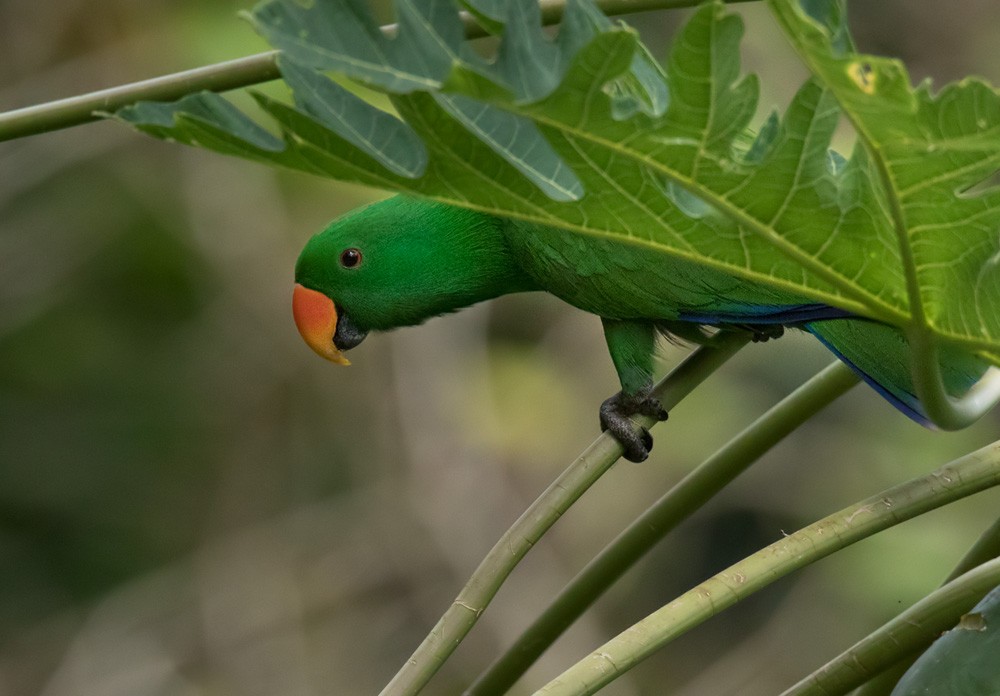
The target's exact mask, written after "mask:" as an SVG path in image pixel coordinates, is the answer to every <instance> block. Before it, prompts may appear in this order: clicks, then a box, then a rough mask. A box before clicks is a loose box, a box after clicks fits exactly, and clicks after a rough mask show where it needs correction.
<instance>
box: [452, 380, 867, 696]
mask: <svg viewBox="0 0 1000 696" xmlns="http://www.w3.org/2000/svg"><path fill="white" fill-rule="evenodd" d="M857 383H858V377H857V376H856V375H855V374H854V372H853V371H852V370H851V369H850V368H849V367H847V366H846V365H844V363H842V362H840V361H839V360H838V361H836V362H835V363H833V364H831V365H829V366H828V367H826V368H825V369H824V370H823V371H822V372H820V373H819V374H817V375H816V376H815V377H813V378H812V379H810V380H809V381H808V382H806V383H805V384H803V385H802V386H801V387H799V388H798V389H796V390H795V391H794V392H793V393H791V394H789V395H788V396H787V397H785V398H784V399H783V400H782V401H781V402H780V403H778V404H777V405H775V406H774V407H773V408H771V409H770V410H769V411H768V412H767V413H765V414H764V415H763V416H761V417H760V418H758V419H757V420H756V421H755V422H754V423H753V424H751V425H750V426H749V427H748V428H746V430H744V431H743V432H742V433H740V434H739V435H737V436H736V437H735V438H733V439H732V440H730V441H729V443H727V444H726V445H724V446H723V447H722V448H721V449H720V450H718V451H717V452H716V453H715V454H713V455H712V456H711V457H709V458H708V459H706V460H705V462H704V463H702V464H701V465H700V466H698V468H696V469H694V470H693V471H692V472H691V473H689V474H688V475H687V476H685V477H684V479H682V480H681V481H680V482H678V483H677V485H675V486H674V487H673V488H672V489H671V490H670V491H668V492H667V493H666V494H665V495H664V496H663V497H662V498H660V499H659V500H658V501H657V502H656V503H655V504H653V506H652V507H650V508H649V509H648V510H647V511H646V512H645V513H643V514H642V515H641V516H640V517H639V518H638V519H637V520H636V521H635V522H633V523H632V524H631V525H629V527H628V529H626V530H625V531H624V532H622V533H621V534H620V535H619V536H618V537H617V538H616V539H615V540H614V541H612V542H611V543H610V544H609V545H608V546H607V547H605V548H604V550H603V551H601V553H600V554H599V555H598V556H597V557H595V558H594V559H593V560H592V561H591V562H590V563H589V564H588V565H587V567H586V568H584V569H583V570H582V571H581V572H580V573H579V575H577V576H576V577H575V578H574V579H573V580H572V581H571V582H570V583H569V584H568V585H567V586H566V587H565V588H564V589H563V591H562V592H560V593H559V596H558V597H556V599H555V600H554V601H553V602H552V604H550V605H549V607H548V608H547V609H546V610H545V612H544V613H542V614H541V615H540V616H539V617H538V618H537V619H535V621H534V622H533V623H532V624H531V626H530V627H529V628H528V629H527V630H526V631H525V632H524V633H523V634H521V636H520V637H519V638H518V639H517V641H516V642H515V643H514V644H513V645H512V646H511V647H510V648H509V649H508V650H507V651H506V652H505V653H504V654H503V655H502V656H501V657H500V658H499V659H498V660H497V661H496V662H494V663H493V664H492V665H491V666H490V668H489V669H488V670H487V671H486V672H484V673H483V674H482V675H481V676H480V677H479V679H477V680H476V682H475V683H474V684H473V685H472V686H471V687H470V688H469V689H468V690H467V691H466V694H467V696H489V695H491V694H501V693H505V692H506V691H507V690H508V689H509V688H510V687H511V686H512V685H513V684H514V682H516V681H517V680H518V679H519V678H520V677H521V676H522V675H523V674H524V673H525V672H526V671H527V670H528V668H529V667H531V665H532V664H534V662H535V660H537V659H538V657H539V656H540V655H541V654H542V653H543V652H544V651H545V650H546V649H547V648H548V647H549V646H550V645H551V644H552V643H553V642H555V640H556V638H558V637H559V636H560V635H562V633H563V632H564V631H565V630H566V629H567V628H569V626H570V625H572V623H573V622H574V621H576V619H577V618H579V617H580V615H581V614H582V613H583V612H584V611H585V610H586V609H587V607H589V606H590V605H591V604H593V603H594V601H596V600H597V598H598V597H600V596H601V594H603V593H604V591H605V590H607V589H608V587H610V586H611V585H612V583H614V582H615V581H616V580H618V578H620V577H621V576H622V575H624V574H625V572H626V571H627V570H628V569H629V568H630V567H631V566H632V565H633V564H634V563H635V562H636V561H638V560H639V559H640V558H641V557H642V556H643V555H645V554H646V552H648V551H649V550H650V549H651V548H652V547H653V546H654V545H655V544H656V543H658V542H659V541H660V540H661V539H663V537H665V536H666V535H667V534H668V533H669V532H670V531H671V530H673V529H674V528H675V527H676V526H677V525H678V524H680V523H681V522H682V521H684V519H686V518H687V517H689V516H690V515H691V514H693V513H694V512H695V511H696V510H698V509H699V508H700V507H701V506H702V505H704V504H705V503H706V502H708V501H709V500H710V499H711V498H712V497H713V496H714V495H715V494H716V493H718V492H719V491H720V490H722V488H724V487H725V486H726V485H728V484H729V483H730V482H731V481H732V480H733V479H735V478H736V477H737V476H739V475H740V474H741V473H743V472H744V471H745V470H746V469H747V467H749V466H750V465H751V464H752V463H753V462H755V461H756V460H757V459H759V458H760V457H761V456H762V455H763V454H764V453H765V452H767V451H768V450H770V449H771V448H772V447H774V445H776V444H778V442H780V441H781V440H782V439H783V438H784V437H785V436H787V435H788V434H789V433H791V432H793V431H794V430H795V429H796V428H798V427H799V426H800V425H802V423H804V422H805V421H807V420H808V419H809V418H811V417H812V416H814V415H816V413H818V412H819V411H820V410H821V409H823V408H824V407H825V406H826V405H828V404H829V403H830V402H832V401H833V400H834V399H836V398H837V397H838V396H840V395H842V394H844V393H845V392H846V391H847V390H848V389H850V388H851V387H853V386H854V385H855V384H857Z"/></svg>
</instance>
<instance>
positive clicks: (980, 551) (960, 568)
mask: <svg viewBox="0 0 1000 696" xmlns="http://www.w3.org/2000/svg"><path fill="white" fill-rule="evenodd" d="M998 557H1000V518H998V519H997V520H995V521H994V522H993V524H992V525H990V527H989V529H987V530H986V531H985V532H983V533H982V534H981V535H980V537H979V539H977V540H976V543H975V544H973V546H972V548H970V549H969V550H968V552H966V554H965V555H964V556H963V557H962V560H960V561H959V562H958V564H957V565H956V566H955V568H954V570H952V571H951V573H950V574H949V575H948V577H947V578H946V579H945V581H944V582H945V583H946V584H947V583H949V582H951V581H953V580H955V579H957V578H958V577H960V576H961V575H964V574H965V573H967V572H969V571H971V570H972V569H974V568H976V567H978V566H981V565H983V564H984V563H987V562H988V561H991V560H993V559H995V558H998ZM934 638H936V636H929V637H928V638H927V640H925V641H924V642H923V643H922V644H920V645H918V646H917V647H916V648H914V649H912V650H911V651H910V652H909V653H907V654H905V655H903V656H902V657H900V658H899V659H898V660H897V661H896V663H895V664H893V665H890V666H889V667H887V668H886V669H885V670H883V671H882V672H880V673H877V674H875V673H874V671H873V672H872V674H874V676H871V678H870V679H869V680H868V681H867V682H866V683H865V684H863V685H862V686H860V687H859V688H858V689H857V690H856V691H855V692H854V696H889V694H891V693H892V690H893V688H894V687H895V686H896V683H897V682H898V681H899V680H900V679H901V678H902V677H903V675H904V674H906V670H908V669H909V668H910V666H911V665H912V664H913V663H914V662H916V661H917V658H918V657H920V655H921V654H922V653H923V652H924V650H926V649H927V648H928V647H930V645H931V643H932V642H934Z"/></svg>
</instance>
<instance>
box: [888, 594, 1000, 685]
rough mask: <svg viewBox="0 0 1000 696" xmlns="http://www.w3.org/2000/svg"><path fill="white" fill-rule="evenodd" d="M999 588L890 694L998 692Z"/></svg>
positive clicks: (964, 618)
mask: <svg viewBox="0 0 1000 696" xmlns="http://www.w3.org/2000/svg"><path fill="white" fill-rule="evenodd" d="M998 656H1000V587H997V588H995V589H994V590H992V591H991V592H990V593H989V594H988V595H986V597H984V598H983V600H982V601H981V602H980V603H979V604H977V605H976V606H975V607H974V608H973V609H972V611H970V612H969V613H968V614H966V615H964V616H963V617H962V618H961V620H960V621H959V622H958V625H957V626H955V628H953V629H952V630H950V631H948V632H947V633H945V634H944V635H943V636H941V637H940V638H938V639H937V640H936V641H935V642H934V644H933V645H931V647H929V648H928V649H927V650H926V651H925V652H924V654H923V655H921V656H920V658H919V659H918V660H917V661H916V662H915V663H914V664H913V666H912V667H910V669H909V670H908V671H907V672H906V674H905V675H903V678H902V679H900V680H899V683H898V684H897V685H896V688H895V689H893V691H892V696H917V695H918V694H954V696H991V695H992V694H997V693H1000V659H997V658H998Z"/></svg>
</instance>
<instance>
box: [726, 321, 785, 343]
mask: <svg viewBox="0 0 1000 696" xmlns="http://www.w3.org/2000/svg"><path fill="white" fill-rule="evenodd" d="M737 327H738V328H741V329H743V330H744V331H749V332H750V333H751V334H752V335H751V336H750V340H751V341H753V342H754V343H765V342H767V341H770V340H771V339H772V338H781V337H782V336H784V335H785V327H784V326H782V325H781V324H737Z"/></svg>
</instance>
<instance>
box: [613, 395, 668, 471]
mask: <svg viewBox="0 0 1000 696" xmlns="http://www.w3.org/2000/svg"><path fill="white" fill-rule="evenodd" d="M640 414H641V415H644V416H651V417H653V418H656V419H657V420H661V421H663V420H666V419H667V412H666V411H665V410H664V408H663V406H662V405H661V404H660V402H659V401H658V400H657V399H654V398H652V397H650V396H645V397H643V396H629V395H624V394H621V393H618V394H615V395H614V396H612V397H611V398H610V399H606V400H605V401H604V403H602V404H601V410H600V416H601V429H602V430H607V431H608V432H609V433H611V435H612V436H613V437H614V438H615V439H616V440H618V442H619V443H621V446H622V448H623V449H624V450H625V452H624V457H625V458H626V459H628V460H629V461H630V462H641V461H644V460H645V459H646V458H647V457H648V456H649V452H650V450H651V449H653V436H652V435H650V433H649V430H647V429H646V428H643V427H641V426H638V425H636V424H635V423H633V422H632V420H631V418H630V417H631V416H634V415H640Z"/></svg>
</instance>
